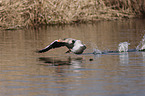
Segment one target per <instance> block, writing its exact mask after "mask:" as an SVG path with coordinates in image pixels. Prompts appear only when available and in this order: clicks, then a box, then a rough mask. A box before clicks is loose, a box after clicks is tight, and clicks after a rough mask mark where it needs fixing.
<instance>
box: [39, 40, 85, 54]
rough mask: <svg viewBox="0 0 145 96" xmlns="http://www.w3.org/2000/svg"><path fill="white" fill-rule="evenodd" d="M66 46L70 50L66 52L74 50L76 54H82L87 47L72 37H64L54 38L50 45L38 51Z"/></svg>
mask: <svg viewBox="0 0 145 96" xmlns="http://www.w3.org/2000/svg"><path fill="white" fill-rule="evenodd" d="M62 46H66V47H67V48H68V49H69V50H68V51H67V52H66V53H70V52H73V53H75V54H82V53H83V51H84V50H85V49H86V46H85V45H84V44H83V43H82V42H81V41H80V40H76V39H72V38H64V39H59V40H54V41H53V42H52V43H51V44H50V45H48V46H47V47H45V48H44V49H42V50H39V51H37V52H38V53H43V52H46V51H49V50H50V49H54V48H59V47H62Z"/></svg>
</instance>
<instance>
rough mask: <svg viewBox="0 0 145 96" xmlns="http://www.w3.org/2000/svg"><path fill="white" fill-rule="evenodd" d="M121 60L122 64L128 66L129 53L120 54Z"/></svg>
mask: <svg viewBox="0 0 145 96" xmlns="http://www.w3.org/2000/svg"><path fill="white" fill-rule="evenodd" d="M119 59H120V63H123V64H128V63H129V56H128V52H124V53H120V55H119Z"/></svg>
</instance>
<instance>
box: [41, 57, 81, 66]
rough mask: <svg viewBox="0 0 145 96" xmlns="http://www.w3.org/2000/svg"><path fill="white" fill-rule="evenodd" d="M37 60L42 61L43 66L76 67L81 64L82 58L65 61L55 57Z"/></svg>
mask: <svg viewBox="0 0 145 96" xmlns="http://www.w3.org/2000/svg"><path fill="white" fill-rule="evenodd" d="M63 59H66V58H63ZM39 60H40V61H43V62H44V63H45V65H54V66H60V65H72V64H74V65H78V64H79V63H81V61H82V58H81V57H79V58H71V57H68V58H67V59H66V60H62V59H59V58H56V57H40V58H39ZM76 68H77V67H76ZM78 68H79V67H78Z"/></svg>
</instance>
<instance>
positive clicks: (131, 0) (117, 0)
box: [0, 0, 145, 29]
mask: <svg viewBox="0 0 145 96" xmlns="http://www.w3.org/2000/svg"><path fill="white" fill-rule="evenodd" d="M144 5H145V1H144V0H2V1H0V27H1V28H5V29H17V28H22V27H37V26H39V25H42V24H44V25H52V24H71V23H78V22H89V21H96V20H102V19H103V20H104V19H105V20H114V19H120V18H132V17H136V16H137V15H142V14H144V12H145V7H144Z"/></svg>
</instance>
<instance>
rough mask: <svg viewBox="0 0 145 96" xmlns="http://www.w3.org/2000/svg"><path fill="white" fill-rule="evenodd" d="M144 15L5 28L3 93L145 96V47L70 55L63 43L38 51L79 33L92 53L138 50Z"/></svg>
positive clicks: (0, 72)
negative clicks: (123, 44)
mask: <svg viewBox="0 0 145 96" xmlns="http://www.w3.org/2000/svg"><path fill="white" fill-rule="evenodd" d="M144 24H145V20H123V21H101V22H97V23H95V24H80V25H66V26H47V27H41V28H38V29H37V30H34V29H27V30H25V29H24V30H15V31H0V48H1V50H0V77H1V78H0V96H144V94H145V52H125V53H117V54H100V55H99V54H98V55H93V54H83V55H75V54H65V52H66V51H67V48H65V47H64V48H58V49H56V50H50V51H49V52H46V53H42V54H38V53H35V51H36V50H38V49H42V48H44V47H46V46H47V45H48V44H50V43H51V42H52V41H54V40H56V39H59V38H68V37H69V38H75V39H79V40H81V41H83V42H84V43H85V44H86V46H87V49H86V50H85V52H84V53H92V52H93V50H94V48H98V49H99V50H101V51H104V50H117V49H118V44H119V43H120V42H128V43H130V45H129V49H134V48H136V46H137V45H138V44H139V43H140V41H141V40H142V37H143V35H144V33H145V31H144V30H145V26H144Z"/></svg>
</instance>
